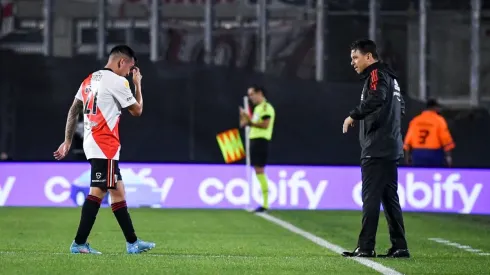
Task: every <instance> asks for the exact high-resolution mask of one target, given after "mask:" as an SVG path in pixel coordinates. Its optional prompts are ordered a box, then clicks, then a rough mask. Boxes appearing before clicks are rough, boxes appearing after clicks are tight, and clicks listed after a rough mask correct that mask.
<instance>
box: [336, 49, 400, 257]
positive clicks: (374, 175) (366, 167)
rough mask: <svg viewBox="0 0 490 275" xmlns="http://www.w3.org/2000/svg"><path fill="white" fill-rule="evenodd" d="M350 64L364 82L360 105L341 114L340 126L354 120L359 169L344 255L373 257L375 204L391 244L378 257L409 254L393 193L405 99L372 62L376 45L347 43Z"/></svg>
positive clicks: (390, 74) (389, 73)
mask: <svg viewBox="0 0 490 275" xmlns="http://www.w3.org/2000/svg"><path fill="white" fill-rule="evenodd" d="M351 59H352V61H351V65H352V66H353V67H354V69H355V70H356V72H357V73H358V74H360V75H361V79H362V80H363V81H364V86H363V89H362V93H361V102H360V104H359V105H358V106H357V107H356V108H355V109H354V110H352V111H351V112H350V115H349V116H348V117H347V118H346V119H345V121H344V124H343V127H342V131H343V133H344V134H345V133H347V131H348V128H349V127H350V126H353V125H354V122H355V121H359V141H360V144H361V173H362V202H363V205H362V229H361V233H360V234H359V240H358V243H357V248H356V249H355V250H354V251H353V252H344V253H343V254H342V255H343V256H345V257H376V252H375V244H376V231H377V228H378V221H379V214H380V203H382V204H383V208H384V212H385V217H386V220H387V221H388V227H389V233H390V240H391V244H392V247H391V248H390V249H388V252H387V254H386V255H380V257H394V258H402V257H403V258H407V257H410V254H409V251H408V247H407V241H406V239H405V226H404V223H403V215H402V210H401V207H400V202H399V198H398V194H397V189H398V161H399V160H400V159H402V158H403V140H402V134H401V127H400V124H401V123H400V122H401V118H402V116H403V115H404V112H405V103H404V101H403V97H402V95H401V94H400V88H399V86H398V82H397V80H396V78H397V77H396V75H395V74H394V72H393V71H392V70H391V69H389V68H388V67H387V66H386V65H384V64H382V63H380V62H378V53H377V49H376V44H375V43H374V42H373V41H371V40H359V41H356V42H354V43H353V44H352V45H351Z"/></svg>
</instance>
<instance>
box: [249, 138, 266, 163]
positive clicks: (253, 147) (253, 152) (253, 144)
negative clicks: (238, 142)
mask: <svg viewBox="0 0 490 275" xmlns="http://www.w3.org/2000/svg"><path fill="white" fill-rule="evenodd" d="M268 158H269V141H268V140H267V139H265V138H254V139H250V162H251V165H252V166H254V167H265V165H266V164H267V160H268Z"/></svg>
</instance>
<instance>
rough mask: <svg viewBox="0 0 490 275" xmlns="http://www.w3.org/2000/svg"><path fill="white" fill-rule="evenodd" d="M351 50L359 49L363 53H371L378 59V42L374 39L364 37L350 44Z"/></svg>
mask: <svg viewBox="0 0 490 275" xmlns="http://www.w3.org/2000/svg"><path fill="white" fill-rule="evenodd" d="M350 49H351V51H355V50H358V51H359V52H360V53H362V54H364V55H365V54H368V53H370V54H371V55H372V56H373V58H374V59H375V60H378V49H377V47H376V43H374V41H373V40H369V39H362V40H357V41H354V42H353V43H352V44H351V45H350Z"/></svg>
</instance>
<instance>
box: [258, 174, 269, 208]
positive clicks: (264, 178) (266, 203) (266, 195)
mask: <svg viewBox="0 0 490 275" xmlns="http://www.w3.org/2000/svg"><path fill="white" fill-rule="evenodd" d="M257 179H258V180H259V183H260V188H261V189H262V197H263V198H264V204H263V205H262V206H263V207H264V208H265V209H269V188H268V187H267V176H266V175H265V174H257Z"/></svg>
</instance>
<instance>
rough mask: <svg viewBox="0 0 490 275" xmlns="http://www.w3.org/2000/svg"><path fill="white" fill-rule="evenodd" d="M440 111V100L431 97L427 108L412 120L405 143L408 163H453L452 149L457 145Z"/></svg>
mask: <svg viewBox="0 0 490 275" xmlns="http://www.w3.org/2000/svg"><path fill="white" fill-rule="evenodd" d="M440 111H441V106H440V105H439V104H438V102H437V101H436V100H434V99H430V100H428V101H427V108H426V110H425V111H423V112H422V113H421V114H419V115H418V116H416V117H414V118H413V119H412V121H410V125H409V127H408V132H407V135H406V136H405V143H404V149H405V152H406V153H405V159H406V162H407V163H408V164H411V165H413V166H416V167H444V166H451V165H452V157H451V151H452V150H453V149H454V148H455V147H456V146H455V144H454V141H453V138H452V137H451V133H450V132H449V129H448V127H447V122H446V120H445V119H444V117H443V116H441V115H440V114H439V113H440Z"/></svg>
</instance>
